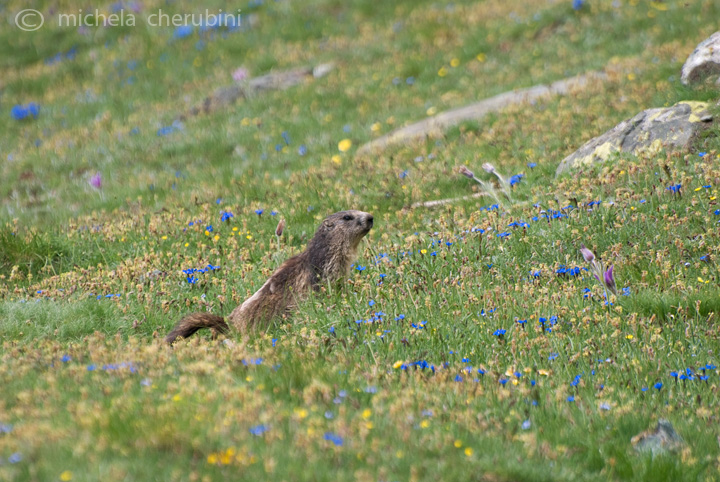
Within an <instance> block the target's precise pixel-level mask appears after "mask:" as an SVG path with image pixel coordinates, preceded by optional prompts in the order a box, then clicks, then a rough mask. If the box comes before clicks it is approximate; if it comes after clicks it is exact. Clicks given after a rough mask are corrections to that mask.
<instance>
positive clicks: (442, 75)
mask: <svg viewBox="0 0 720 482" xmlns="http://www.w3.org/2000/svg"><path fill="white" fill-rule="evenodd" d="M438 75H439V76H440V77H445V76H446V75H447V69H446V68H445V67H440V70H438Z"/></svg>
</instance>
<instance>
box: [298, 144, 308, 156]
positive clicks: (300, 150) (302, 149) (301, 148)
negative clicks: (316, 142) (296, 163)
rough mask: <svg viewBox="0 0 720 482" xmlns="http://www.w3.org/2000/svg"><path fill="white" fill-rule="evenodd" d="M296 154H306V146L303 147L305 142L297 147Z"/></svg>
mask: <svg viewBox="0 0 720 482" xmlns="http://www.w3.org/2000/svg"><path fill="white" fill-rule="evenodd" d="M298 154H300V155H301V156H304V155H305V154H307V147H305V144H302V145H301V146H300V147H298Z"/></svg>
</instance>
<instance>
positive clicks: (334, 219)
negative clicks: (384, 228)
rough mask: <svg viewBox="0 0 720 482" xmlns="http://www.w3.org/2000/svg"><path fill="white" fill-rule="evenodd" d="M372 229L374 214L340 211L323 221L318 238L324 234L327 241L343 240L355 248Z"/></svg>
mask: <svg viewBox="0 0 720 482" xmlns="http://www.w3.org/2000/svg"><path fill="white" fill-rule="evenodd" d="M372 227H373V215H372V214H370V213H366V212H363V211H355V210H350V211H340V212H338V213H335V214H331V215H330V216H328V217H326V218H325V219H324V220H323V222H322V224H321V225H320V227H319V228H318V231H317V233H316V236H317V235H320V234H322V236H323V237H324V238H326V239H337V241H338V242H340V240H342V241H343V242H344V243H348V244H349V245H350V246H351V247H352V248H354V247H356V246H357V245H358V243H360V240H361V239H362V238H363V237H364V236H365V235H366V234H367V233H369V232H370V230H371V229H372ZM344 243H343V244H344Z"/></svg>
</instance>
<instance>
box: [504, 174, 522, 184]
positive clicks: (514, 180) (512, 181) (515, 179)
mask: <svg viewBox="0 0 720 482" xmlns="http://www.w3.org/2000/svg"><path fill="white" fill-rule="evenodd" d="M523 177H525V175H524V174H515V175H514V176H512V177H510V180H509V181H508V182H509V183H510V185H511V186H514V185H515V184H517V183H519V182H520V179H522V178H523Z"/></svg>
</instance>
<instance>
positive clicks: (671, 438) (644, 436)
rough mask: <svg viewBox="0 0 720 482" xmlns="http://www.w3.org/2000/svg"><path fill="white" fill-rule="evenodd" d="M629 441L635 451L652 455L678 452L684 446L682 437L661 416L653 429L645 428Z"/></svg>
mask: <svg viewBox="0 0 720 482" xmlns="http://www.w3.org/2000/svg"><path fill="white" fill-rule="evenodd" d="M630 442H631V443H632V445H633V447H634V448H635V450H636V451H638V452H640V453H648V452H649V453H651V454H652V456H653V457H655V456H657V455H661V454H667V453H668V452H679V451H680V450H682V448H683V447H684V446H685V441H684V440H683V438H682V437H681V436H680V435H679V434H678V433H677V432H676V431H675V429H674V428H673V426H672V424H671V423H670V422H669V421H668V420H665V419H663V418H661V419H660V420H658V423H657V427H655V430H646V431H645V432H642V433H639V434H637V435H636V436H634V437H633V438H632V439H631V440H630Z"/></svg>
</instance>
